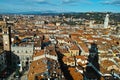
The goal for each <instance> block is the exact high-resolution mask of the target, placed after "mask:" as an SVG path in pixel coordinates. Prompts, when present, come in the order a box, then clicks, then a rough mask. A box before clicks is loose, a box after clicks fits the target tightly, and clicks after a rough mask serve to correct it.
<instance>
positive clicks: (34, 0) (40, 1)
mask: <svg viewBox="0 0 120 80" xmlns="http://www.w3.org/2000/svg"><path fill="white" fill-rule="evenodd" d="M26 1H27V2H28V3H29V2H32V3H35V4H44V5H51V6H56V4H54V3H52V2H50V1H49V0H26Z"/></svg>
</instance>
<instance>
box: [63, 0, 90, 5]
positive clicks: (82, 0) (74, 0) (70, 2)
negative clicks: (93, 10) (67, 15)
mask: <svg viewBox="0 0 120 80" xmlns="http://www.w3.org/2000/svg"><path fill="white" fill-rule="evenodd" d="M78 3H85V4H91V3H92V2H91V1H89V0H62V4H68V5H76V4H78Z"/></svg>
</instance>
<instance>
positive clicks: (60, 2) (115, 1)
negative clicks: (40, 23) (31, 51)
mask: <svg viewBox="0 0 120 80" xmlns="http://www.w3.org/2000/svg"><path fill="white" fill-rule="evenodd" d="M27 11H55V12H91V11H94V12H105V11H107V12H108V11H109V12H120V0H0V12H27Z"/></svg>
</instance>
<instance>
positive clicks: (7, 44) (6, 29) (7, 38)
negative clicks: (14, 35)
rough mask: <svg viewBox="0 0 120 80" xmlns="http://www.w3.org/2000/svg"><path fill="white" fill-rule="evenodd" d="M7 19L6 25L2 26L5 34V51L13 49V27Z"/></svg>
mask: <svg viewBox="0 0 120 80" xmlns="http://www.w3.org/2000/svg"><path fill="white" fill-rule="evenodd" d="M4 21H5V25H4V26H3V28H2V33H3V34H2V35H3V49H4V50H5V51H10V50H11V28H10V25H9V23H8V22H7V21H6V20H4Z"/></svg>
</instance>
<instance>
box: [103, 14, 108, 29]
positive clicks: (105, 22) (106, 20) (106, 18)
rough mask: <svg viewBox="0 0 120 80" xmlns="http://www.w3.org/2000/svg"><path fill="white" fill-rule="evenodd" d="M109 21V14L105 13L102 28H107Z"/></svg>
mask: <svg viewBox="0 0 120 80" xmlns="http://www.w3.org/2000/svg"><path fill="white" fill-rule="evenodd" d="M108 23H109V14H106V17H105V20H104V28H108Z"/></svg>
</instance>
